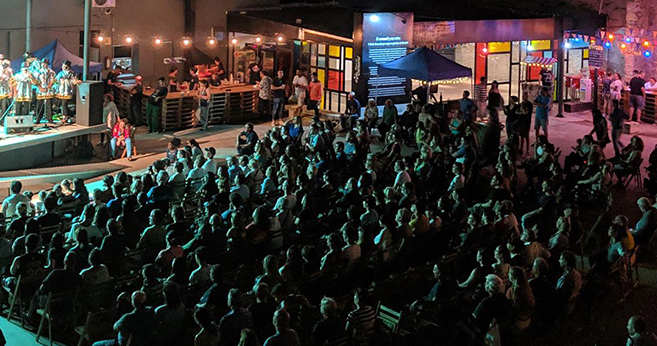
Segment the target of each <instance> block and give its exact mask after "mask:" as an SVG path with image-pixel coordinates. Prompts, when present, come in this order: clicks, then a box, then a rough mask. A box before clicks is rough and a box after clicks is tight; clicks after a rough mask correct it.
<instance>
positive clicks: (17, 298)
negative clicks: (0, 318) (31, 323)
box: [2, 276, 25, 327]
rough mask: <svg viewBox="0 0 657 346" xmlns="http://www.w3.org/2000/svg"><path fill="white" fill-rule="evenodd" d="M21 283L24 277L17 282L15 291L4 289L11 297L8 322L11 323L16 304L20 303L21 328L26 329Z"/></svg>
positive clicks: (4, 287)
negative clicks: (22, 308)
mask: <svg viewBox="0 0 657 346" xmlns="http://www.w3.org/2000/svg"><path fill="white" fill-rule="evenodd" d="M21 281H22V276H19V277H18V279H17V280H16V287H14V290H13V292H12V290H11V289H10V288H9V287H6V286H2V288H3V289H4V290H5V292H6V293H7V295H8V297H9V312H8V313H7V321H11V318H12V315H13V313H14V307H15V306H16V303H18V315H19V316H20V320H21V327H25V317H24V316H23V312H22V311H21V305H22V300H21V291H20V289H21Z"/></svg>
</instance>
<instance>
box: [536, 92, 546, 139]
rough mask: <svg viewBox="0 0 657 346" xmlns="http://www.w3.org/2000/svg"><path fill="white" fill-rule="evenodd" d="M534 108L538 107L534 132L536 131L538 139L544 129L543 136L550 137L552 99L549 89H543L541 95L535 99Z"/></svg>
mask: <svg viewBox="0 0 657 346" xmlns="http://www.w3.org/2000/svg"><path fill="white" fill-rule="evenodd" d="M534 106H536V118H534V130H535V131H536V138H538V135H539V133H540V129H541V128H543V134H544V135H545V137H547V136H548V109H549V107H550V97H549V96H548V88H542V89H541V94H540V95H538V96H536V99H534Z"/></svg>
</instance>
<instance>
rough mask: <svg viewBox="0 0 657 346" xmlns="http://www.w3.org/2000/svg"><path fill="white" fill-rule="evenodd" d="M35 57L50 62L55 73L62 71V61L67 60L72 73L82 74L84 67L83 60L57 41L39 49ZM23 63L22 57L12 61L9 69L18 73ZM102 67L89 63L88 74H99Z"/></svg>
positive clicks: (96, 63) (34, 53) (99, 64)
mask: <svg viewBox="0 0 657 346" xmlns="http://www.w3.org/2000/svg"><path fill="white" fill-rule="evenodd" d="M32 54H33V55H34V56H35V57H37V58H39V59H43V58H46V59H48V61H50V64H51V66H50V67H51V68H52V69H53V70H54V71H55V72H59V71H61V70H62V63H63V62H64V60H69V61H70V62H71V69H72V70H73V72H75V73H76V74H77V73H82V67H83V65H84V60H82V58H80V57H78V56H77V55H75V54H73V53H71V52H69V51H68V50H67V49H66V48H64V46H63V45H62V44H61V43H59V41H58V40H53V41H51V42H50V43H48V44H47V45H45V46H44V47H42V48H40V49H39V50H37V51H34V52H33V53H32ZM23 61H25V59H23V57H20V58H18V59H14V60H12V61H11V68H12V69H13V70H14V72H18V71H19V70H20V68H21V64H22V63H23ZM102 68H103V66H102V64H101V63H98V62H89V73H100V71H101V70H102Z"/></svg>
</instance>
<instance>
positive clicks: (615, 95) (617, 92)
mask: <svg viewBox="0 0 657 346" xmlns="http://www.w3.org/2000/svg"><path fill="white" fill-rule="evenodd" d="M613 78H614V81H613V82H611V85H609V91H610V92H611V99H612V100H620V99H621V93H622V92H623V89H625V84H623V79H622V78H621V76H620V74H618V73H614V77H613Z"/></svg>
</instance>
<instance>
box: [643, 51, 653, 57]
mask: <svg viewBox="0 0 657 346" xmlns="http://www.w3.org/2000/svg"><path fill="white" fill-rule="evenodd" d="M651 55H652V53H650V51H649V50H647V51H645V52H643V56H645V57H646V58H649V57H650V56H651Z"/></svg>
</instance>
